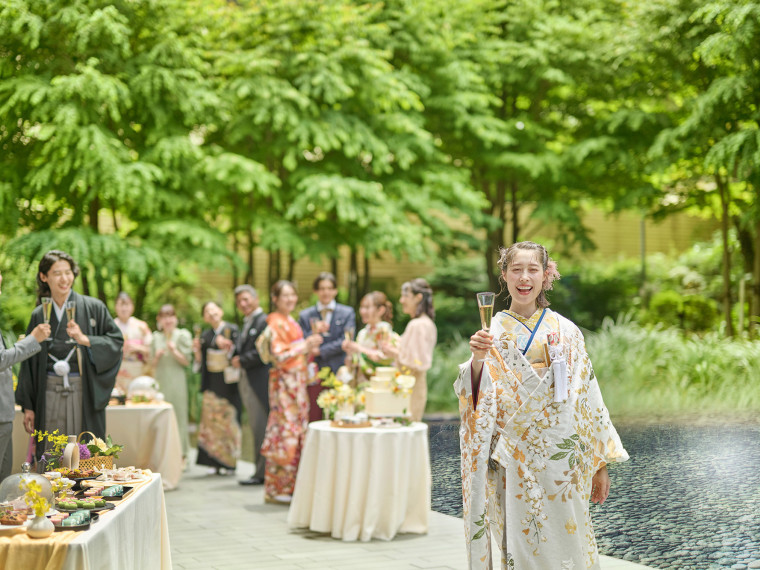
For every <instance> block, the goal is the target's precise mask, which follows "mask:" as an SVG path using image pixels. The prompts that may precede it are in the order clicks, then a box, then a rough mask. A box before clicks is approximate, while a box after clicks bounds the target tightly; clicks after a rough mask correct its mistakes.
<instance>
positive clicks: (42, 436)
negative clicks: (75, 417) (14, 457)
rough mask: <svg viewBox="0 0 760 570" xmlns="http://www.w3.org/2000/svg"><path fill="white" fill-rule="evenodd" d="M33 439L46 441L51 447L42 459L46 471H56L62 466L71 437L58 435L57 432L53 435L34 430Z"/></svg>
mask: <svg viewBox="0 0 760 570" xmlns="http://www.w3.org/2000/svg"><path fill="white" fill-rule="evenodd" d="M32 437H36V438H37V441H38V442H40V441H42V440H46V441H47V442H48V443H49V444H50V446H48V449H46V450H45V452H44V453H43V454H42V457H40V461H41V462H43V464H44V466H45V470H46V471H50V470H52V469H55V468H56V467H60V466H61V457H62V456H63V450H64V448H65V447H66V444H67V443H68V442H69V436H67V435H64V434H60V433H58V430H55V431H54V432H53V433H50V432H47V431H40V430H34V432H32Z"/></svg>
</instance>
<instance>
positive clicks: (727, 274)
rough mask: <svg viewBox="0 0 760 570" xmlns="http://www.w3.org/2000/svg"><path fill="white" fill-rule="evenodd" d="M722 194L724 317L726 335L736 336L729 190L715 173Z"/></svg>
mask: <svg viewBox="0 0 760 570" xmlns="http://www.w3.org/2000/svg"><path fill="white" fill-rule="evenodd" d="M715 181H716V183H717V184H718V193H719V195H720V209H721V214H720V235H721V241H722V242H723V269H722V272H723V318H724V319H725V320H726V335H727V336H734V326H733V322H732V320H731V251H730V249H729V245H728V224H729V220H730V218H729V215H728V202H729V199H730V197H729V191H728V188H727V186H726V183H725V181H724V180H723V177H722V176H721V175H720V173H717V174H716V175H715Z"/></svg>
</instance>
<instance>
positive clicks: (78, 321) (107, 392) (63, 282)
mask: <svg viewBox="0 0 760 570" xmlns="http://www.w3.org/2000/svg"><path fill="white" fill-rule="evenodd" d="M77 275H79V267H78V266H77V264H76V262H75V261H74V259H73V258H72V257H71V256H70V255H68V254H67V253H64V252H62V251H57V250H53V251H49V252H48V253H46V254H45V255H44V256H43V258H42V260H41V261H40V265H39V271H38V273H37V285H38V301H39V302H40V304H39V305H38V306H37V307H36V308H35V309H34V311H33V312H32V317H31V320H30V321H29V326H28V327H27V334H29V333H30V332H31V331H32V330H33V329H34V327H36V326H37V325H38V324H39V323H42V322H45V320H46V319H45V312H46V309H47V312H48V315H49V322H50V326H51V329H52V331H53V332H52V334H51V337H50V342H45V343H42V350H41V351H40V352H39V353H37V354H36V355H34V356H32V357H31V358H30V359H28V360H26V361H24V363H23V364H22V365H21V370H20V372H19V382H18V388H17V390H16V403H17V404H19V405H20V406H21V407H22V408H23V410H24V428H25V429H26V431H27V433H32V432H33V431H34V430H35V429H37V430H45V431H49V432H53V431H54V430H55V429H58V430H59V432H60V433H62V434H68V435H78V434H79V433H81V432H83V431H90V432H92V433H93V434H95V436H97V437H99V438H105V437H106V406H107V405H108V400H109V398H110V396H111V391H112V390H113V387H114V384H115V382H116V374H117V373H118V371H119V366H120V364H121V357H122V345H123V343H124V338H123V336H122V334H121V331H120V330H119V327H118V326H117V325H116V323H115V322H114V320H113V318H112V317H111V315H110V314H109V312H108V309H107V308H106V306H105V304H104V303H103V302H101V301H99V300H98V299H94V298H93V297H88V296H85V295H79V294H78V293H75V292H74V291H73V290H72V286H73V284H74V280H75V279H76V276H77ZM46 305H49V307H46ZM41 452H42V447H41V445H40V446H38V453H41Z"/></svg>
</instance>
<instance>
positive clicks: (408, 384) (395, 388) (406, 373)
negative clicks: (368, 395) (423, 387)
mask: <svg viewBox="0 0 760 570" xmlns="http://www.w3.org/2000/svg"><path fill="white" fill-rule="evenodd" d="M416 381H417V379H416V378H415V377H414V374H412V371H411V370H410V369H409V368H407V367H406V366H402V367H401V370H396V374H395V375H394V376H393V379H392V380H391V392H393V393H394V394H402V395H405V396H406V395H409V394H411V393H412V389H413V388H414V384H415V382H416Z"/></svg>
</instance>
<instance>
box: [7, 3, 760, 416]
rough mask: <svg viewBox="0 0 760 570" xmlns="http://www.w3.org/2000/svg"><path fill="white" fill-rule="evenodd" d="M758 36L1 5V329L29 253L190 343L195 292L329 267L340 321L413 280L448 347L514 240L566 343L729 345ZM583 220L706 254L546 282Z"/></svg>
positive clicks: (301, 8) (437, 17)
mask: <svg viewBox="0 0 760 570" xmlns="http://www.w3.org/2000/svg"><path fill="white" fill-rule="evenodd" d="M758 21H760V3H758V2H755V1H752V0H711V1H708V2H704V1H701V0H644V1H642V2H636V3H631V2H626V1H624V0H608V1H605V2H599V0H568V1H563V2H556V1H553V0H538V1H536V0H509V1H507V0H414V1H411V0H386V1H385V2H373V1H371V2H356V1H351V0H299V1H293V0H256V1H249V0H241V1H239V2H234V3H233V2H226V1H224V0H184V1H179V0H117V1H115V2H105V1H104V0H64V1H61V2H43V1H40V0H6V1H5V2H3V4H2V6H0V267H2V269H3V272H4V276H5V277H6V283H5V285H6V290H7V291H12V295H8V294H6V295H4V296H3V298H2V300H1V301H0V318H2V322H1V323H0V324H2V327H3V328H4V329H8V330H12V331H14V332H18V331H20V330H21V329H23V328H24V325H25V323H26V320H27V315H28V312H29V310H30V308H31V306H33V303H34V291H33V283H34V272H35V266H36V263H37V261H38V260H39V258H40V257H41V255H42V253H43V252H44V251H47V250H49V249H52V248H60V249H64V250H67V251H69V252H70V253H72V255H74V257H75V258H76V259H77V260H78V261H79V262H80V264H81V266H82V274H81V278H80V280H81V285H80V286H81V289H82V291H83V292H84V293H86V294H90V295H94V296H97V297H99V298H101V299H102V300H103V301H105V302H107V303H109V304H110V302H111V301H112V300H113V298H114V296H115V295H116V293H117V292H118V291H120V290H126V291H127V292H129V293H130V294H132V296H133V297H134V298H135V300H136V305H137V313H138V315H140V316H143V317H146V318H148V320H152V318H151V317H152V316H153V315H154V314H155V311H156V309H157V308H158V305H159V304H160V303H162V302H167V301H168V302H173V303H174V304H175V305H176V306H177V308H178V311H179V312H180V314H184V315H190V316H189V317H187V320H188V321H190V322H192V321H194V320H196V318H195V316H194V315H196V314H197V311H198V309H199V307H200V304H201V302H202V299H199V298H198V297H199V296H200V295H198V294H197V291H198V290H202V291H204V293H203V294H204V295H208V296H216V294H217V292H216V291H213V290H212V289H211V288H209V287H207V286H206V284H204V283H201V282H199V275H201V274H202V273H201V271H203V272H205V274H208V273H209V272H215V271H223V272H232V274H233V280H234V281H235V283H240V282H243V281H251V280H252V279H253V277H254V276H258V275H262V274H265V275H266V278H267V279H266V280H267V282H268V283H272V282H273V281H274V280H276V279H278V278H281V277H286V278H287V277H290V276H292V274H293V270H294V267H295V265H296V264H297V262H298V261H299V260H302V259H307V258H308V259H312V260H317V261H320V262H322V263H329V264H335V263H336V259H337V258H338V257H339V255H340V251H341V248H343V250H344V251H346V250H347V251H348V256H349V258H350V271H349V273H350V275H349V289H348V291H347V295H346V297H347V300H348V301H349V302H351V303H354V304H356V303H357V301H358V298H359V297H360V296H361V294H362V293H363V292H365V291H367V290H368V289H369V286H370V283H371V281H372V279H371V267H372V261H373V260H375V259H377V258H378V256H381V255H386V254H390V255H391V256H393V257H395V258H396V259H402V258H406V259H410V260H412V261H421V260H429V259H436V260H437V261H438V263H437V265H438V266H439V270H438V271H437V272H436V273H435V274H434V275H432V276H431V280H432V281H433V283H434V287H435V289H436V291H437V296H436V304H437V306H438V310H439V319H438V325H439V332H440V336H441V340H442V343H443V346H444V347H449V346H450V345H449V343H454V346H456V347H459V346H461V345H462V344H466V342H464V341H463V340H462V339H461V338H459V337H458V336H457V335H458V334H465V332H463V331H467V330H471V328H472V327H476V326H477V322H476V320H475V317H476V313H475V311H474V298H473V295H472V293H473V292H474V291H475V290H483V289H490V290H498V289H499V284H498V282H497V275H498V271H497V270H496V266H495V260H496V255H497V249H498V246H500V245H502V244H504V243H509V242H511V241H516V240H520V239H538V240H541V241H545V242H547V243H551V245H552V251H553V254H554V255H555V256H557V257H560V256H561V257H562V259H563V260H567V261H568V263H564V266H563V268H562V269H561V270H562V272H563V274H564V279H563V280H562V281H561V282H560V283H558V284H557V286H556V290H555V291H554V292H553V302H554V306H555V308H557V309H558V310H560V311H561V312H563V313H564V314H566V315H567V316H569V317H570V318H572V319H573V320H575V321H576V322H578V323H579V324H581V325H582V326H584V327H586V328H588V329H590V330H596V329H599V328H600V327H602V324H603V323H604V322H605V318H606V317H609V316H612V317H616V316H617V315H619V314H621V313H625V314H632V315H635V317H636V319H637V320H640V321H641V323H642V324H643V325H647V326H648V327H652V326H655V325H656V324H657V323H664V324H667V325H669V326H674V327H683V328H685V329H687V330H688V331H690V332H694V333H698V334H703V335H704V334H706V333H708V332H709V331H718V332H719V333H721V332H722V333H725V335H726V336H728V337H731V336H732V335H733V334H734V332H735V330H736V325H737V324H738V312H739V311H738V305H737V291H738V284H739V283H740V281H742V280H745V281H747V282H748V285H749V286H748V288H747V291H748V295H747V299H746V302H745V303H744V304H742V306H741V310H742V311H741V312H743V314H745V315H747V316H748V319H747V320H748V321H749V322H751V323H753V324H754V323H757V322H758V315H760V286H758V285H757V284H759V283H760V211H759V210H758V206H757V204H758V201H757V194H758V188H760V170H758V164H760V127H759V126H758V125H760V109H759V108H758V103H757V97H756V94H757V93H758V92H760V74H758V73H757V70H758V68H760V55H759V54H758V51H757V46H758V45H760V26H758V24H757V22H758ZM591 207H594V208H601V209H602V210H604V211H607V212H614V211H620V210H634V211H636V212H638V213H640V214H642V215H644V216H647V217H650V218H658V217H662V216H667V215H669V214H670V213H672V212H678V211H686V212H689V213H692V214H698V215H701V216H704V217H705V219H717V220H718V221H719V222H720V228H721V231H720V234H719V235H718V236H717V237H716V243H715V244H705V245H704V246H701V247H703V250H702V251H700V250H699V249H697V248H695V249H694V250H692V252H691V253H690V255H691V256H692V257H690V258H686V257H684V258H682V259H680V260H677V261H675V262H674V261H673V260H672V259H670V260H669V259H655V258H651V259H648V260H647V264H648V267H647V279H646V280H645V281H643V282H642V280H641V278H640V269H639V268H638V267H637V265H636V264H635V263H633V262H629V261H614V262H607V264H604V265H602V266H599V267H596V268H593V269H590V268H589V266H588V263H587V261H586V258H585V257H580V256H577V257H576V258H574V259H571V258H570V255H569V253H568V252H571V251H573V252H578V251H581V252H587V251H589V250H591V249H593V247H594V244H593V242H592V241H591V240H590V238H589V232H588V229H589V228H587V227H585V226H584V224H583V222H582V220H583V217H584V216H583V214H584V212H585V211H586V210H587V209H589V208H591ZM548 229H551V231H550V232H549V231H548ZM549 234H550V235H551V236H552V237H551V239H550V240H548V238H546V236H547V235H549ZM256 248H260V249H263V250H265V251H266V252H268V254H269V255H268V263H266V264H264V265H262V264H259V265H258V266H257V265H256V264H255V263H254V256H253V251H254V249H256ZM360 267H363V268H364V269H365V270H364V271H360ZM360 275H363V277H361V279H360ZM746 275H749V276H750V277H749V279H747V278H746V277H745V276H746ZM191 291H194V292H196V293H195V294H192V295H191V294H190V292H191ZM388 293H389V294H390V295H391V296H393V297H394V298H395V292H392V291H389V292H388ZM499 302H501V303H502V305H503V304H505V303H506V299H505V298H504V297H501V298H500V299H499ZM227 308H228V310H231V307H227ZM721 321H722V325H720V324H719V323H720V322H721ZM188 324H189V323H188ZM403 324H404V322H403V320H402V319H399V321H398V323H397V328H399V327H403ZM721 327H722V328H721ZM643 330H650V328H645V329H643ZM739 332H740V333H741V332H743V331H739ZM753 334H754V331H753ZM621 338H623V337H621ZM705 338H707V336H705ZM621 342H622V341H621ZM444 352H445V355H446V356H448V355H451V354H457V355H459V353H458V352H457V350H449V349H448V348H446V349H444ZM447 369H450V368H447ZM440 370H441V372H440V374H442V375H443V369H440ZM438 374H439V372H435V371H434V372H432V373H431V376H433V377H435V378H436V380H435V381H434V383H435V384H436V385H438V383H439V382H440V380H438V378H439V376H437V375H438ZM435 398H437V396H435V397H434V399H435ZM444 400H445V399H444V398H443V397H442V399H441V400H440V401H441V402H443V401H444ZM436 401H438V400H436ZM437 405H438V404H435V406H437ZM441 405H443V404H441Z"/></svg>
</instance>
